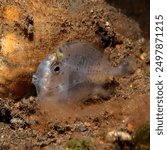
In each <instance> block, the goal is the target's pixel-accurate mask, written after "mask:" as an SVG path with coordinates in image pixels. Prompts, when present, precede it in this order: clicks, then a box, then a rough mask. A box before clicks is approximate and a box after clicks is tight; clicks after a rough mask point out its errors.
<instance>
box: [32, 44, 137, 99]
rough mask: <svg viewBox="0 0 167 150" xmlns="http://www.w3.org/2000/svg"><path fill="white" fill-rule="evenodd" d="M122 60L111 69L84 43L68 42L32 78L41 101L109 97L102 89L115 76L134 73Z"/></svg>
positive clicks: (129, 64) (94, 49)
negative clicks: (94, 96) (95, 96)
mask: <svg viewBox="0 0 167 150" xmlns="http://www.w3.org/2000/svg"><path fill="white" fill-rule="evenodd" d="M134 68H135V67H134V64H133V63H131V61H129V60H125V61H124V62H123V63H122V64H120V65H119V66H118V67H111V64H110V62H109V61H108V59H107V58H106V57H105V56H104V55H103V54H102V53H101V52H100V51H99V50H98V49H96V48H95V47H93V46H92V45H91V44H89V43H87V42H80V41H74V42H67V43H65V44H63V45H61V46H60V47H59V48H57V49H56V51H55V52H53V53H52V54H50V55H49V56H48V57H46V58H45V59H44V60H43V61H42V62H41V63H40V65H39V67H38V69H37V71H36V73H35V74H34V75H33V77H32V82H33V84H34V85H35V87H36V91H37V95H38V97H39V99H40V100H47V99H48V100H53V101H69V100H79V101H80V100H86V99H88V98H90V97H92V96H93V95H106V94H109V93H107V92H106V91H105V89H104V88H103V85H104V83H106V81H107V80H111V79H112V78H113V77H114V76H121V75H125V74H129V73H131V72H133V71H134Z"/></svg>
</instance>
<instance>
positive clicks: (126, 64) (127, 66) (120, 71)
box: [112, 56, 137, 76]
mask: <svg viewBox="0 0 167 150" xmlns="http://www.w3.org/2000/svg"><path fill="white" fill-rule="evenodd" d="M136 69H137V58H135V57H134V56H130V57H128V58H126V59H125V60H124V61H123V62H122V63H121V64H120V65H118V66H117V67H115V68H113V69H112V75H113V76H123V75H129V74H132V73H134V72H135V71H136Z"/></svg>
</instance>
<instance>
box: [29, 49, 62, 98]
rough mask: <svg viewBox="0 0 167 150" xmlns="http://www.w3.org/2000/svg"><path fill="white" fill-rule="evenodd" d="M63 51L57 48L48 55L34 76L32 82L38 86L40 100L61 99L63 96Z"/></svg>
mask: <svg viewBox="0 0 167 150" xmlns="http://www.w3.org/2000/svg"><path fill="white" fill-rule="evenodd" d="M63 59H64V57H63V53H62V52H61V51H60V50H56V51H55V52H54V53H52V54H50V55H49V56H48V57H46V58H45V59H44V60H43V61H42V62H41V63H40V65H39V67H38V69H37V71H36V73H34V74H33V76H32V83H33V84H34V85H35V87H36V91H37V95H38V97H39V99H40V100H43V99H55V100H56V99H60V97H62V94H61V93H62V92H61V91H63V85H64V77H63V68H62V61H63Z"/></svg>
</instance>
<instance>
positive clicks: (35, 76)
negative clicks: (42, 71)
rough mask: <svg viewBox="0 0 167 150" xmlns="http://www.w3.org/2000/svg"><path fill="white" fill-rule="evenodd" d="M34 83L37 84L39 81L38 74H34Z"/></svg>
mask: <svg viewBox="0 0 167 150" xmlns="http://www.w3.org/2000/svg"><path fill="white" fill-rule="evenodd" d="M32 83H33V84H34V85H35V86H36V85H37V84H38V83H39V79H38V76H37V74H33V75H32Z"/></svg>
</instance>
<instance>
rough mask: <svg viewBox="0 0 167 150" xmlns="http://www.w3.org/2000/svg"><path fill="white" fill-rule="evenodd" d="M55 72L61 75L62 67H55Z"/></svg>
mask: <svg viewBox="0 0 167 150" xmlns="http://www.w3.org/2000/svg"><path fill="white" fill-rule="evenodd" d="M53 70H54V72H56V73H59V72H60V67H59V66H58V65H57V66H55V67H54V69H53Z"/></svg>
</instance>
